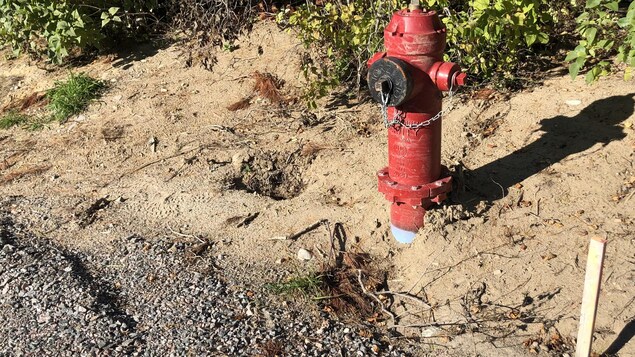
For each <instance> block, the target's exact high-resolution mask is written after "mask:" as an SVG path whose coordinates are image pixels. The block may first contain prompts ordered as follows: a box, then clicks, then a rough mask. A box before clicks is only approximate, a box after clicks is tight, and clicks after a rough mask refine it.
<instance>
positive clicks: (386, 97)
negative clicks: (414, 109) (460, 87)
mask: <svg viewBox="0 0 635 357" xmlns="http://www.w3.org/2000/svg"><path fill="white" fill-rule="evenodd" d="M457 74H458V72H456V73H454V75H453V76H452V79H451V80H450V90H449V92H448V97H449V98H450V100H449V102H448V108H449V110H452V109H454V108H453V107H452V102H453V99H454V98H453V97H454V92H453V91H452V90H453V89H454V80H455V77H456V75H457ZM391 92H392V84H391V85H390V90H389V91H388V93H384V91H381V92H380V93H379V94H380V96H381V114H382V119H383V120H384V126H385V127H386V128H389V127H391V126H393V125H400V126H402V127H404V128H406V129H415V130H416V129H421V128H425V127H426V126H430V125H432V123H434V122H435V121H437V120H439V119H441V117H443V113H444V112H448V111H449V110H446V111H443V110H441V111H440V112H438V113H437V114H436V115H435V116H433V117H432V118H430V119H428V120H426V121H424V122H421V123H416V124H406V123H405V122H404V120H405V116H406V115H405V113H404V112H402V111H401V110H399V109H397V108H395V115H394V116H393V117H392V119H390V118H388V102H389V101H390V93H391Z"/></svg>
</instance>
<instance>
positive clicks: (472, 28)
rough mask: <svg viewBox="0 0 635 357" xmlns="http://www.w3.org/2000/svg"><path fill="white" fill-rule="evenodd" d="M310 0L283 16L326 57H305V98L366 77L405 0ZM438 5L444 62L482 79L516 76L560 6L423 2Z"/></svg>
mask: <svg viewBox="0 0 635 357" xmlns="http://www.w3.org/2000/svg"><path fill="white" fill-rule="evenodd" d="M322 3H323V4H322V5H316V4H315V3H313V2H307V3H306V5H303V6H300V7H299V8H298V9H296V10H295V11H293V10H291V9H287V10H286V11H285V12H282V13H280V14H278V17H277V19H278V22H279V23H281V24H284V25H289V26H291V27H292V28H295V29H297V31H298V36H299V37H300V38H301V39H302V41H303V42H304V44H305V45H306V46H307V47H309V48H311V47H313V48H317V49H319V51H318V53H321V54H322V57H319V56H318V57H317V58H313V59H312V60H311V61H306V62H305V65H304V72H305V76H306V78H307V79H308V80H309V88H308V90H307V92H306V99H307V100H308V101H309V103H310V104H313V105H314V101H313V100H314V99H315V98H319V97H321V96H324V95H326V94H327V93H328V92H329V91H330V90H331V89H333V88H334V87H335V86H336V85H338V84H340V83H341V82H342V81H345V80H348V79H350V78H356V79H357V83H358V85H359V84H360V82H361V79H362V78H363V76H364V70H365V62H366V60H368V58H370V56H371V55H372V54H373V53H374V52H376V51H377V50H380V49H381V47H382V43H383V36H382V33H383V28H384V27H385V26H386V24H387V23H388V21H389V20H390V18H391V16H392V14H393V12H394V11H396V10H398V9H400V8H404V7H405V6H406V5H407V3H408V1H405V0H404V1H399V0H388V1H372V0H350V1H347V2H346V3H344V2H343V1H338V0H330V1H324V2H322ZM422 3H423V5H424V6H425V7H427V8H429V9H437V11H438V12H439V13H440V14H441V16H442V21H443V22H444V23H445V25H446V27H447V31H448V32H447V33H448V36H447V42H448V50H447V51H446V60H452V61H455V62H458V63H459V64H460V65H461V66H462V67H463V68H464V70H465V71H466V72H468V73H470V75H471V78H472V79H476V80H477V82H482V81H491V80H494V81H495V82H497V83H505V82H506V81H512V80H515V73H517V70H518V68H519V67H520V66H521V65H522V64H523V59H525V58H527V57H528V56H529V55H531V54H532V51H533V48H534V47H537V46H538V45H544V44H546V43H547V42H549V33H550V31H551V28H552V27H553V25H554V21H555V19H554V16H553V15H552V14H553V12H554V11H555V10H552V9H551V8H550V7H549V4H553V2H550V1H548V0H468V1H460V2H458V3H453V4H450V2H449V1H448V0H428V1H422Z"/></svg>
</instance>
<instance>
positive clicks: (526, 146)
mask: <svg viewBox="0 0 635 357" xmlns="http://www.w3.org/2000/svg"><path fill="white" fill-rule="evenodd" d="M238 45H239V48H238V49H237V50H236V51H234V52H219V53H218V54H217V57H218V62H217V63H216V64H215V66H214V68H213V71H207V70H204V69H202V68H197V67H192V68H187V67H185V66H184V64H183V63H184V56H183V55H182V54H181V52H180V50H179V48H178V47H177V46H163V47H160V48H155V47H150V46H147V48H142V49H140V50H139V52H141V53H143V55H140V54H139V52H135V53H134V55H129V54H128V55H121V56H120V57H118V58H115V59H114V60H113V59H112V58H110V57H104V58H101V59H98V60H97V61H95V62H93V63H91V64H88V65H86V66H84V67H82V68H78V69H76V70H77V71H85V72H87V73H88V74H90V75H92V76H95V77H98V78H101V79H104V80H105V81H108V82H109V84H110V88H109V89H108V91H107V93H106V94H105V96H104V97H103V98H102V99H101V100H100V101H98V102H96V103H94V104H93V105H91V107H90V108H89V109H88V110H87V111H86V112H85V113H84V114H82V115H80V116H77V117H74V118H72V119H71V120H70V121H69V122H67V123H65V124H63V125H52V126H51V127H49V128H46V129H44V130H42V131H36V132H30V131H26V130H23V129H18V128H16V129H11V130H6V131H0V178H1V179H0V195H1V199H0V201H1V202H2V205H3V206H4V207H6V208H7V209H9V210H10V211H11V213H12V215H14V217H15V219H16V220H17V221H19V222H21V223H23V224H26V225H28V226H29V227H31V229H32V230H33V231H34V232H35V233H37V234H39V235H41V236H46V237H50V238H51V239H53V240H54V241H55V242H56V243H58V244H62V245H65V246H69V247H72V248H73V249H80V250H86V251H95V250H100V249H103V248H104V247H105V246H108V245H109V242H112V241H113V240H115V239H119V238H121V237H126V236H129V235H131V234H133V233H134V234H139V235H142V236H144V237H148V238H152V237H166V236H168V237H169V236H173V237H175V238H179V237H180V238H182V237H183V236H184V235H185V236H191V235H194V236H198V237H203V238H205V239H209V240H211V241H213V242H215V243H216V244H215V245H214V249H216V250H217V251H218V254H224V255H226V256H228V257H229V258H228V259H233V260H234V261H235V262H236V264H237V265H243V266H244V267H245V272H246V273H248V274H255V275H257V274H256V272H257V271H261V270H267V269H278V268H279V269H290V270H295V271H298V272H305V271H311V270H314V269H317V268H318V267H319V265H320V262H321V261H323V259H324V258H323V257H322V256H321V252H328V250H329V248H330V247H329V234H328V232H327V231H326V230H325V229H323V228H319V229H316V230H314V231H312V232H309V233H307V234H304V235H302V236H301V237H300V238H299V239H297V240H295V241H288V240H287V241H284V240H272V239H271V238H273V237H279V236H285V235H289V234H292V233H294V232H297V231H300V230H302V229H303V228H305V227H307V226H309V225H311V224H313V223H315V222H317V221H319V220H322V219H326V220H328V221H329V222H330V224H331V226H332V225H333V224H335V223H341V224H342V226H343V228H344V231H345V234H346V239H347V242H348V245H349V247H350V246H356V247H359V248H361V249H363V250H364V251H366V252H368V253H369V254H371V255H372V256H373V257H374V258H376V261H378V262H381V266H382V267H383V268H384V269H386V271H387V272H388V277H387V283H388V286H389V287H390V289H391V290H393V291H408V292H410V293H412V294H416V295H417V296H419V297H421V298H422V299H425V300H426V301H427V302H428V304H430V305H431V306H432V307H433V308H432V310H430V309H427V308H426V309H421V307H420V306H419V305H417V304H409V303H403V304H401V305H400V306H394V309H395V311H396V312H398V313H399V314H400V321H399V324H400V325H403V326H405V325H426V326H424V327H402V328H398V329H397V331H398V332H399V333H400V334H402V335H403V336H408V337H411V339H409V340H408V342H404V343H414V344H420V346H421V351H422V352H421V354H422V355H451V356H473V355H483V356H511V355H524V354H528V355H530V354H533V353H535V352H537V351H539V353H540V354H543V355H546V354H553V355H562V353H563V352H565V351H570V349H569V347H568V346H571V345H572V344H573V340H574V338H575V334H576V329H577V323H578V315H579V312H580V311H579V309H580V299H581V294H582V284H583V278H584V267H585V263H586V250H587V244H588V241H589V239H590V238H591V237H594V236H598V237H602V238H606V239H607V240H608V248H607V253H606V265H605V274H604V278H603V289H602V293H601V296H600V304H599V312H598V321H597V333H596V340H595V343H594V350H595V351H596V352H598V353H602V352H605V351H606V352H613V353H614V352H618V353H619V355H620V356H632V355H635V341H631V338H632V336H633V335H634V334H635V328H634V326H635V325H634V322H633V321H635V320H633V319H634V318H635V303H634V300H635V233H634V228H635V227H634V219H635V217H634V212H635V199H633V198H632V196H633V193H634V192H635V167H634V166H633V159H634V150H635V133H634V132H633V123H634V122H635V115H634V114H633V111H634V107H635V85H634V83H633V82H632V81H631V82H624V81H622V80H621V79H620V78H618V77H611V78H605V79H602V80H600V81H599V82H598V83H596V84H594V85H593V86H587V85H586V84H584V81H583V80H577V81H571V79H570V78H568V77H567V76H564V75H555V74H554V75H553V76H552V77H551V78H550V79H548V80H546V81H545V83H544V84H543V85H541V86H539V87H536V88H535V89H533V90H528V91H525V92H522V93H518V94H515V95H513V96H511V97H510V98H506V97H504V96H501V95H498V94H497V93H495V92H493V93H492V94H491V95H490V96H488V95H487V93H486V92H481V93H480V94H481V95H480V97H481V99H472V100H469V101H466V100H463V101H461V99H459V98H454V99H453V102H452V103H451V104H450V106H451V107H452V108H453V109H452V110H451V111H449V113H447V114H446V115H445V117H444V124H443V125H444V134H443V161H444V164H445V165H447V166H448V167H450V168H452V169H453V170H454V171H455V172H456V175H457V177H456V178H457V181H458V182H459V185H458V187H457V190H456V191H455V193H454V194H453V197H452V199H451V200H450V201H449V202H446V203H445V204H444V205H442V206H441V207H437V208H435V209H433V210H432V211H430V212H429V213H428V215H427V218H426V219H427V225H426V227H425V228H424V229H423V230H422V231H421V232H420V233H419V235H418V237H417V238H416V240H415V242H414V243H413V244H412V245H410V246H402V245H398V244H397V243H395V242H394V241H393V240H392V238H391V236H390V233H389V222H388V204H387V202H386V201H385V200H384V199H383V198H382V195H381V194H379V193H378V192H377V190H376V180H375V172H376V170H378V169H380V168H382V167H383V166H385V164H386V162H387V152H386V150H387V144H386V132H385V129H384V128H383V127H382V125H381V123H380V116H379V109H378V107H377V106H376V105H374V104H373V103H368V102H364V103H358V102H357V101H356V100H355V99H351V98H346V96H344V97H340V98H333V99H331V100H325V101H323V102H322V103H321V107H320V109H319V110H317V111H316V112H308V111H305V110H303V109H302V106H301V105H288V106H281V107H279V106H274V105H271V104H269V103H268V102H267V101H265V100H262V99H260V98H258V97H255V98H254V99H253V100H252V104H251V106H250V107H248V108H246V109H242V110H239V111H236V112H231V111H228V110H227V109H226V107H227V106H229V105H231V104H233V103H235V102H236V101H238V100H240V99H242V98H244V97H245V96H248V95H250V94H251V93H252V87H253V85H254V80H253V79H252V77H251V73H253V72H254V71H260V72H262V73H271V74H273V75H275V76H277V77H278V78H279V79H281V80H282V81H283V82H284V85H283V91H284V93H285V95H288V96H289V98H294V97H297V95H298V94H299V93H300V92H301V88H302V85H303V80H302V74H301V71H300V63H301V58H302V47H301V45H300V44H299V43H298V42H297V41H295V40H294V38H293V37H292V36H291V35H290V34H287V33H284V32H280V31H279V30H278V29H277V28H275V26H272V25H267V24H261V25H259V26H257V27H256V29H255V31H254V32H253V33H252V34H251V35H250V36H248V37H245V38H244V39H243V40H241V41H240V42H239V43H238ZM260 50H261V51H260ZM260 53H261V54H260ZM66 75H67V72H66V71H64V70H58V71H54V72H47V71H45V70H42V69H38V68H37V67H35V66H33V65H30V64H29V63H27V61H24V60H19V61H3V62H1V63H0V106H1V105H3V104H6V103H8V102H9V101H11V100H12V99H16V98H21V97H24V96H27V95H29V94H31V93H32V92H34V91H39V90H44V89H46V88H49V87H51V86H52V85H53V83H54V81H55V80H57V79H60V78H63V77H65V76H66ZM483 97H487V98H485V99H483ZM447 105H448V101H447V100H446V106H447ZM153 138H154V139H156V140H154V139H153ZM149 142H156V144H154V145H152V144H149ZM153 146H154V150H153ZM254 190H255V191H256V192H253V191H254ZM102 198H103V200H101V201H100V202H101V205H99V206H93V208H98V210H93V209H89V208H90V207H91V205H93V204H95V203H96V202H97V201H98V200H100V199H102ZM87 211H88V212H89V213H87ZM92 211H95V212H92ZM300 248H305V249H308V250H310V251H311V252H312V253H313V255H314V256H315V258H314V259H312V260H311V261H309V262H308V263H300V262H297V259H296V258H295V256H296V253H297V251H298V249H300ZM281 260H282V262H281ZM430 322H436V323H438V324H439V325H438V326H435V327H429V326H427V324H428V323H430Z"/></svg>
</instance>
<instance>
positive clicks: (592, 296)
mask: <svg viewBox="0 0 635 357" xmlns="http://www.w3.org/2000/svg"><path fill="white" fill-rule="evenodd" d="M605 249H606V240H605V239H602V238H598V237H593V238H591V242H590V243H589V256H588V258H587V262H586V276H585V278H584V293H583V294H582V309H581V310H582V311H581V313H580V328H579V329H578V341H577V345H576V348H575V355H576V357H589V356H590V354H591V344H592V343H593V329H594V328H595V316H596V313H597V307H598V299H599V297H600V283H601V282H602V266H603V265H604V251H605Z"/></svg>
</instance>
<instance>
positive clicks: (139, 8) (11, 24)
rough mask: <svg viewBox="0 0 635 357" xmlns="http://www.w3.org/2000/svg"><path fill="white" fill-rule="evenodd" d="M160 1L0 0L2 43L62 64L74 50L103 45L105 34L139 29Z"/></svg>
mask: <svg viewBox="0 0 635 357" xmlns="http://www.w3.org/2000/svg"><path fill="white" fill-rule="evenodd" d="M156 6H157V0H106V1H97V0H93V1H89V0H87V1H56V0H0V46H5V45H8V46H10V47H11V49H12V50H13V54H14V55H15V56H17V55H18V54H20V53H21V52H29V53H31V54H34V55H38V56H40V55H44V56H47V57H48V58H50V59H51V60H52V61H53V62H55V63H61V62H62V60H63V59H64V58H65V57H66V56H68V55H69V52H70V51H72V50H74V49H83V48H90V47H100V45H101V42H102V40H103V39H104V38H105V34H110V35H111V36H119V35H121V34H126V33H134V32H135V31H138V30H139V29H140V28H141V27H142V25H143V24H144V21H143V20H144V19H146V18H148V17H153V16H154V15H153V14H152V12H153V11H154V10H155V8H156Z"/></svg>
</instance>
